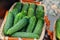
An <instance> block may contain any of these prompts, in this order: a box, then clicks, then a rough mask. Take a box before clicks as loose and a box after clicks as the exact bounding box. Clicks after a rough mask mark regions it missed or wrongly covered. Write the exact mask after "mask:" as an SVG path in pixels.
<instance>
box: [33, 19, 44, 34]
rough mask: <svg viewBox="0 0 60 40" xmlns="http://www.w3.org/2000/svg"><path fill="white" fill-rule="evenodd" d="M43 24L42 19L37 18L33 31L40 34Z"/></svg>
mask: <svg viewBox="0 0 60 40" xmlns="http://www.w3.org/2000/svg"><path fill="white" fill-rule="evenodd" d="M43 25H44V20H43V19H39V20H38V22H37V24H36V27H35V29H34V31H33V33H36V34H38V35H40V34H41V31H42V28H43Z"/></svg>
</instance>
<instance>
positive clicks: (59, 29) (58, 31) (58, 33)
mask: <svg viewBox="0 0 60 40" xmlns="http://www.w3.org/2000/svg"><path fill="white" fill-rule="evenodd" d="M56 37H57V38H58V39H60V18H59V19H57V21H56Z"/></svg>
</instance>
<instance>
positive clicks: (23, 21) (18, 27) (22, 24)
mask: <svg viewBox="0 0 60 40" xmlns="http://www.w3.org/2000/svg"><path fill="white" fill-rule="evenodd" d="M27 23H28V18H27V17H24V18H23V19H21V20H20V21H19V22H18V23H17V24H15V25H14V26H13V27H11V28H10V29H9V30H8V31H7V34H9V35H11V34H13V33H15V32H16V31H18V30H21V29H22V28H23V27H25V26H26V25H27ZM12 30H13V31H12Z"/></svg>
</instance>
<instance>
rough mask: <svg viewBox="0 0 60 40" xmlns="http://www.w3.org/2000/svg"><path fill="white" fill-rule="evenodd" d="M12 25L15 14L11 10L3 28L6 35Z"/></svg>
mask: <svg viewBox="0 0 60 40" xmlns="http://www.w3.org/2000/svg"><path fill="white" fill-rule="evenodd" d="M12 25H13V14H12V13H10V12H9V13H8V16H7V18H6V23H5V25H4V28H3V32H4V34H5V35H6V34H7V31H8V29H9V28H10V27H12Z"/></svg>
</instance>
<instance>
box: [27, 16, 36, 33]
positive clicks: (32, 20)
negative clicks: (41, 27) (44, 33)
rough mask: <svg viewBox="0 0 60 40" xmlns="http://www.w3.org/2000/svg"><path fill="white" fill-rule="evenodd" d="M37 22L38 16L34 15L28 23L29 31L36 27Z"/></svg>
mask: <svg viewBox="0 0 60 40" xmlns="http://www.w3.org/2000/svg"><path fill="white" fill-rule="evenodd" d="M35 24H36V17H35V16H33V17H31V18H30V20H29V24H28V27H27V32H32V31H33V29H34V27H35Z"/></svg>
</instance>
